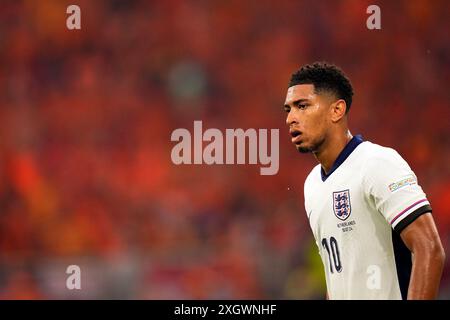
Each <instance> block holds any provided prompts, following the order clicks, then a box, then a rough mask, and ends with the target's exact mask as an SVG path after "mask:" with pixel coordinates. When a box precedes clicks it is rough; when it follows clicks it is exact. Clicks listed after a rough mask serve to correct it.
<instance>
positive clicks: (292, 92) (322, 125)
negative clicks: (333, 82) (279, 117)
mask: <svg viewBox="0 0 450 320" xmlns="http://www.w3.org/2000/svg"><path fill="white" fill-rule="evenodd" d="M329 107H330V100H329V99H328V98H327V97H326V96H323V95H321V94H316V93H314V85H312V84H300V85H296V86H292V87H290V88H289V89H288V91H287V95H286V101H285V103H284V109H285V111H286V112H287V118H286V124H287V125H288V126H289V133H290V134H291V136H292V143H293V144H294V145H295V147H296V148H297V150H298V151H300V152H302V153H307V152H316V151H318V149H319V148H320V146H321V145H322V144H323V142H324V141H325V138H326V135H327V132H328V130H327V128H328V127H329V123H330V119H329V115H330V113H329V112H328V110H329Z"/></svg>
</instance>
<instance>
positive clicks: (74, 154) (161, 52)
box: [0, 0, 450, 299]
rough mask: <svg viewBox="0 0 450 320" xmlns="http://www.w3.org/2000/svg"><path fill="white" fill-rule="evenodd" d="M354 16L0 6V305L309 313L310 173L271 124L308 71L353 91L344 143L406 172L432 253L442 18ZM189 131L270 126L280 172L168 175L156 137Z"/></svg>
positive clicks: (423, 4) (291, 9)
mask: <svg viewBox="0 0 450 320" xmlns="http://www.w3.org/2000/svg"><path fill="white" fill-rule="evenodd" d="M70 4H78V5H79V6H80V8H81V24H82V29H81V30H74V31H69V30H68V29H67V28H66V18H67V16H68V15H67V14H66V8H67V6H68V5H70ZM371 4H374V3H372V2H371V1H257V2H256V1H237V0H232V1H206V0H205V1H177V0H170V1H125V0H124V1H118V0H115V1H100V0H98V1H87V0H83V1H82V0H79V1H64V0H43V1H37V0H29V1H3V0H2V1H1V4H0V61H1V64H0V298H2V299H23V298H31V299H55V298H60V299H78V298H87V299H95V298H103V299H116V298H120V299H129V298H137V299H266V298H270V299H323V298H324V297H325V283H324V276H323V267H322V264H321V261H320V260H319V256H318V253H317V248H316V245H315V243H314V240H313V238H312V234H311V231H310V227H309V224H308V220H307V218H306V214H305V212H304V208H303V182H304V179H305V177H306V175H307V174H308V173H309V171H310V170H311V169H312V167H313V166H314V165H315V164H316V163H315V160H314V158H313V157H312V156H311V155H300V154H298V153H297V151H296V150H295V148H294V147H293V146H292V145H291V143H290V137H289V135H288V131H287V127H286V125H285V113H284V111H283V102H284V98H285V94H286V89H287V84H288V81H289V78H290V75H291V73H292V72H293V71H295V70H296V69H298V68H299V67H300V66H301V65H302V64H305V63H311V62H313V61H317V60H326V61H329V62H332V63H335V64H337V65H338V66H340V67H341V68H342V69H343V70H344V71H345V72H346V74H347V75H348V76H349V78H350V79H351V81H352V83H353V86H354V90H355V96H354V102H353V105H352V109H351V111H350V115H349V117H350V126H351V128H352V133H353V134H358V133H360V134H362V135H363V137H364V138H365V139H367V140H370V141H372V142H375V143H378V144H382V145H386V146H390V147H393V148H395V149H396V150H398V151H399V152H400V154H401V155H402V156H403V157H404V158H405V159H406V160H407V161H408V163H409V164H410V166H411V167H412V169H413V170H414V171H415V173H416V175H417V176H418V178H419V183H420V184H421V186H422V187H423V189H424V191H425V192H426V193H427V196H428V198H429V200H430V202H431V204H432V207H433V210H434V211H433V214H434V218H435V220H436V222H437V224H438V229H439V231H440V233H441V236H442V240H443V242H444V246H445V247H446V248H447V250H448V248H449V241H450V238H449V235H450V212H449V208H450V162H449V159H450V120H449V119H450V111H449V105H448V101H450V93H449V88H448V84H449V82H450V71H449V62H450V61H449V57H450V56H449V49H450V48H449V47H450V42H449V41H448V30H449V23H448V17H449V13H450V10H449V9H450V7H449V1H447V0H433V1H425V0H423V1H418V0H413V1H406V0H405V1H377V2H376V4H378V5H379V6H380V8H381V17H382V18H381V19H382V20H381V23H382V29H381V30H368V29H367V28H366V19H367V17H368V16H369V15H368V14H367V13H366V8H367V7H368V6H369V5H371ZM194 120H202V121H203V126H204V128H219V129H221V130H224V129H225V128H244V129H246V128H270V129H271V128H279V129H280V170H279V172H278V174H277V175H273V176H261V175H260V174H259V167H258V166H255V165H212V166H207V165H191V166H188V165H181V166H176V165H174V164H173V163H172V161H171V158H170V154H171V150H172V147H173V146H174V144H175V143H174V142H171V141H170V135H171V133H172V131H173V130H175V129H177V128H187V129H188V130H190V131H192V127H193V121H194ZM447 255H448V252H447ZM71 264H75V265H79V266H80V268H81V272H82V273H81V275H82V290H74V291H70V290H68V289H67V288H66V278H67V276H68V275H67V274H66V273H65V271H66V268H67V266H68V265H71ZM449 266H450V265H449V264H447V267H446V269H445V271H444V276H443V282H442V287H441V294H440V297H441V298H443V299H449V298H450V269H449Z"/></svg>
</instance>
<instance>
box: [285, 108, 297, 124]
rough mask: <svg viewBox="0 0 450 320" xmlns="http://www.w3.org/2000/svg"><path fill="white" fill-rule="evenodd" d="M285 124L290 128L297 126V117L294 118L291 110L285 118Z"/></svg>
mask: <svg viewBox="0 0 450 320" xmlns="http://www.w3.org/2000/svg"><path fill="white" fill-rule="evenodd" d="M286 124H287V125H288V127H290V126H292V125H293V124H298V120H297V117H296V116H295V114H294V112H293V110H292V109H291V110H290V111H289V113H288V115H287V117H286Z"/></svg>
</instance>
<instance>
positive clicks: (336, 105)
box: [330, 99, 347, 122]
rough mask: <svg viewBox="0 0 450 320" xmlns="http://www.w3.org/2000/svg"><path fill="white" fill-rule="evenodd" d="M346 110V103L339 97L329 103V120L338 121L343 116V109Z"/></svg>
mask: <svg viewBox="0 0 450 320" xmlns="http://www.w3.org/2000/svg"><path fill="white" fill-rule="evenodd" d="M346 110H347V104H346V103H345V101H344V100H342V99H339V100H337V101H336V102H333V103H332V104H331V108H330V112H331V121H332V122H338V121H340V120H341V119H342V118H343V117H344V116H345V111H346Z"/></svg>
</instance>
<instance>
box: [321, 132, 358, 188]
mask: <svg viewBox="0 0 450 320" xmlns="http://www.w3.org/2000/svg"><path fill="white" fill-rule="evenodd" d="M363 141H364V140H363V137H362V136H361V135H356V136H354V137H353V138H352V140H350V141H349V142H348V143H347V145H346V146H345V147H344V149H342V151H341V153H340V154H339V155H338V157H337V158H336V160H335V161H334V163H333V166H332V167H331V170H330V172H328V174H326V173H325V171H324V170H323V168H322V167H321V168H320V174H321V175H322V181H325V180H327V178H328V177H329V176H330V175H331V174H332V173H333V172H334V171H335V170H336V169H337V168H339V166H340V165H341V164H342V163H344V161H345V159H347V158H348V156H349V155H350V154H351V153H352V152H353V150H355V149H356V147H357V146H358V145H359V144H360V143H361V142H363Z"/></svg>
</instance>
